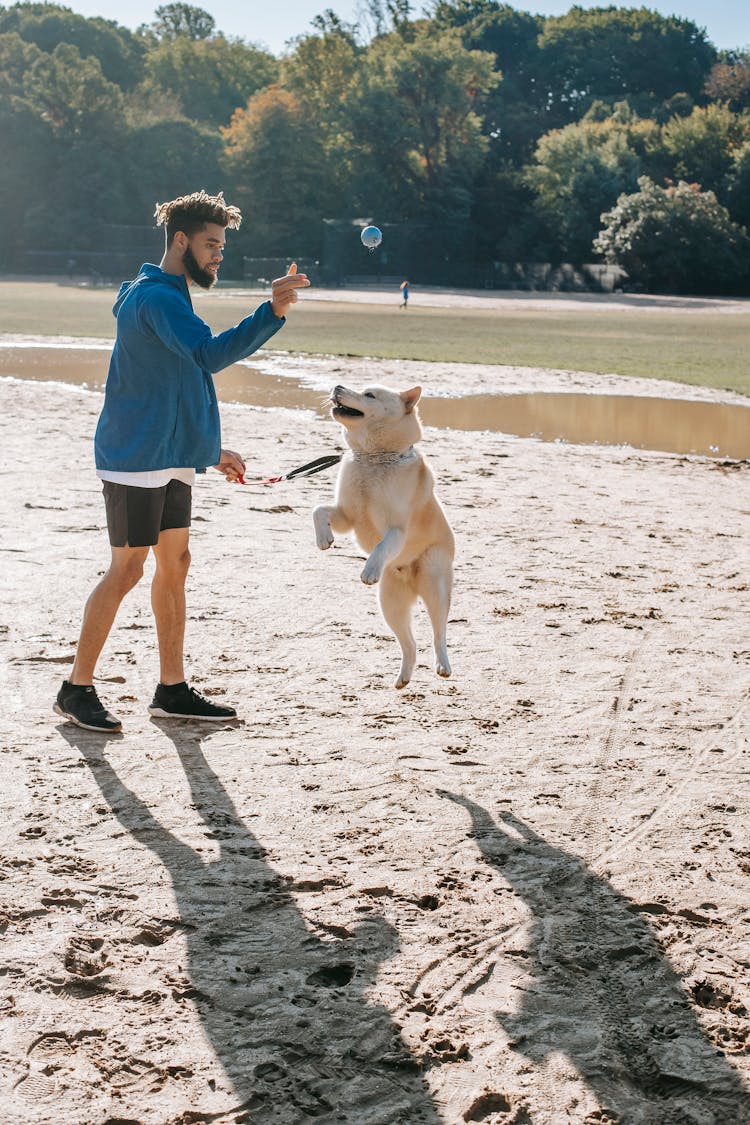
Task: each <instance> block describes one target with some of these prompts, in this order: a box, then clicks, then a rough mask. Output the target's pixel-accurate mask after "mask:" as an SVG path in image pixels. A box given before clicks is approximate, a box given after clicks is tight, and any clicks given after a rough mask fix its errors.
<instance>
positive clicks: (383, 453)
mask: <svg viewBox="0 0 750 1125" xmlns="http://www.w3.org/2000/svg"><path fill="white" fill-rule="evenodd" d="M416 455H417V453H416V450H415V449H414V446H413V445H410V446H409V448H408V449H403V450H401V452H400V453H396V452H395V451H393V452H391V451H388V450H380V451H377V452H375V453H364V452H361V451H360V450H354V449H353V450H352V457H353V458H354V460H355V461H364V462H366V463H367V464H370V465H398V464H403V463H404V462H406V461H412V460H413V459H414V458H415V457H416Z"/></svg>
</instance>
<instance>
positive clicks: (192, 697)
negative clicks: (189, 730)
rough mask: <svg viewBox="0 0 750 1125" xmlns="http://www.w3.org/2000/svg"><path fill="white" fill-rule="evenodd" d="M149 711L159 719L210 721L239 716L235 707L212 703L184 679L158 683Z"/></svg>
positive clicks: (214, 721)
mask: <svg viewBox="0 0 750 1125" xmlns="http://www.w3.org/2000/svg"><path fill="white" fill-rule="evenodd" d="M149 713H150V714H151V715H153V716H154V718H157V719H202V720H203V721H204V722H209V723H220V722H221V721H222V719H236V718H237V712H236V711H235V709H234V707H219V706H218V705H217V704H216V703H211V702H210V700H208V699H204V698H203V696H202V695H200V694H199V693H198V692H197V691H196V690H195V688H191V687H188V686H187V684H186V683H185V682H184V681H183V682H182V683H181V684H157V685H156V691H155V692H154V698H153V701H152V703H151V706H150V707H149Z"/></svg>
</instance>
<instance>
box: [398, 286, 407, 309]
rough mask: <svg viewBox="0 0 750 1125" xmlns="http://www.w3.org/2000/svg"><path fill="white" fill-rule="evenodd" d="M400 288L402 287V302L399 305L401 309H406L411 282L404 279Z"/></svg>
mask: <svg viewBox="0 0 750 1125" xmlns="http://www.w3.org/2000/svg"><path fill="white" fill-rule="evenodd" d="M400 289H401V304H400V305H399V306H398V307H399V308H400V309H405V308H406V306H407V305H408V304H409V282H408V281H402V282H401V285H400Z"/></svg>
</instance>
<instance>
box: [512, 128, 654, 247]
mask: <svg viewBox="0 0 750 1125" xmlns="http://www.w3.org/2000/svg"><path fill="white" fill-rule="evenodd" d="M625 117H626V119H625V120H618V119H617V118H614V117H608V118H606V119H605V120H603V121H598V120H591V119H587V120H583V121H579V122H576V123H575V124H573V125H567V126H566V127H565V128H564V129H559V130H553V131H552V132H550V133H546V134H545V135H544V136H543V137H542V138H541V140H540V141H539V143H538V145H537V147H536V152H535V155H534V161H533V163H532V164H530V165H529V166H528V168H527V169H526V174H525V178H526V182H527V183H528V184H529V185H530V187H532V188H533V189H534V191H535V193H536V202H537V207H538V209H539V211H540V213H541V215H542V216H543V217H544V218H545V219H546V221H547V226H548V228H549V230H550V231H552V232H554V234H555V243H556V246H555V249H556V253H557V255H559V256H561V257H563V258H568V259H572V260H573V261H585V260H586V258H587V257H588V256H589V255H590V250H591V241H592V239H593V238H594V235H595V234H596V232H597V231H598V230H599V225H600V216H601V213H602V211H605V210H607V209H608V208H609V207H611V206H612V205H613V203H614V202H615V200H616V199H617V197H618V195H620V193H621V192H623V191H632V190H634V189H635V187H636V184H637V182H638V177H639V175H640V174H641V173H642V171H643V170H644V161H647V160H648V158H649V154H650V153H652V152H653V151H654V149H655V148H656V147H657V146H658V139H659V130H658V127H657V126H656V124H655V123H654V122H652V121H641V120H639V119H637V118H633V119H630V120H628V119H627V113H626V114H625Z"/></svg>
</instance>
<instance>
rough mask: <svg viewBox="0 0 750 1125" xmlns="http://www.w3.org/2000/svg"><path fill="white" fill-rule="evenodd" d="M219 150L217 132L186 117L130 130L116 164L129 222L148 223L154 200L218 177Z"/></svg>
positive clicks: (216, 179) (220, 170)
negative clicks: (120, 162) (127, 205)
mask: <svg viewBox="0 0 750 1125" xmlns="http://www.w3.org/2000/svg"><path fill="white" fill-rule="evenodd" d="M223 153H224V146H223V143H222V138H221V136H220V135H219V134H218V132H217V130H215V129H209V128H206V127H205V126H203V125H199V124H198V123H197V122H195V121H188V120H187V119H186V118H172V119H171V120H162V121H151V122H148V123H145V124H142V125H140V126H136V127H135V128H133V129H132V130H130V132H129V133H128V136H127V138H126V140H125V143H124V145H123V153H122V168H123V176H124V182H125V190H126V194H127V198H128V204H129V212H130V214H131V215H132V216H133V221H134V222H141V223H146V222H148V221H149V220H150V218H151V215H152V214H153V210H154V204H155V203H156V201H157V200H160V199H174V198H175V197H176V196H178V195H184V194H185V192H187V191H193V190H194V189H197V187H200V186H201V185H202V184H204V183H216V182H217V181H219V180H220V179H221V173H222V161H223ZM136 216H140V219H138V218H136Z"/></svg>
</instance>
